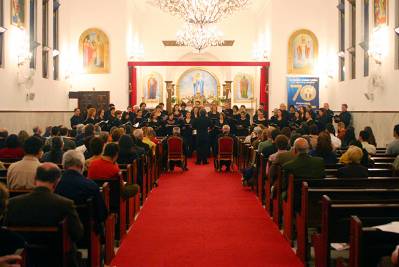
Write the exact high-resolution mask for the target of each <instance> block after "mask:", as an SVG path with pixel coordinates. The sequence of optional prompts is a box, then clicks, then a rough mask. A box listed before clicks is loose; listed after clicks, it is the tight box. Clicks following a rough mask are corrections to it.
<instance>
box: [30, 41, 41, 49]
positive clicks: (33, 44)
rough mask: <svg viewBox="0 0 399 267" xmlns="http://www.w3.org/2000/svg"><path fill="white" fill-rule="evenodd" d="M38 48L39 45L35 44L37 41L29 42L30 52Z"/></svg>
mask: <svg viewBox="0 0 399 267" xmlns="http://www.w3.org/2000/svg"><path fill="white" fill-rule="evenodd" d="M39 46H40V43H39V42H37V41H32V42H30V48H31V49H32V50H33V49H36V48H38V47H39Z"/></svg>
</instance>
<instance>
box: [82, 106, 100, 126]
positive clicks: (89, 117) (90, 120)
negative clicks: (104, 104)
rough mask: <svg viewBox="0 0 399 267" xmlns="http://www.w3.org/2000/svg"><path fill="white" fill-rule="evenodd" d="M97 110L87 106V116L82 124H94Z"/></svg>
mask: <svg viewBox="0 0 399 267" xmlns="http://www.w3.org/2000/svg"><path fill="white" fill-rule="evenodd" d="M96 114H97V110H96V109H95V108H89V110H88V111H87V118H86V120H85V122H84V123H83V124H85V125H86V124H95V123H96Z"/></svg>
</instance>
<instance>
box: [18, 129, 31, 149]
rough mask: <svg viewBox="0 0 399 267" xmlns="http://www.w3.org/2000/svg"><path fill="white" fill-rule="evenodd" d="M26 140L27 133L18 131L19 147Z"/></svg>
mask: <svg viewBox="0 0 399 267" xmlns="http://www.w3.org/2000/svg"><path fill="white" fill-rule="evenodd" d="M28 138H29V134H28V132H27V131H25V130H22V131H19V133H18V143H19V145H20V146H24V144H25V141H26V140H28Z"/></svg>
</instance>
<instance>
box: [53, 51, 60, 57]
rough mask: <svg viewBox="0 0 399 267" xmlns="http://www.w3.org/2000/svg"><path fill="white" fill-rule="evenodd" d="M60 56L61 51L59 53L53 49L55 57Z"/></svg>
mask: <svg viewBox="0 0 399 267" xmlns="http://www.w3.org/2000/svg"><path fill="white" fill-rule="evenodd" d="M59 54H60V51H58V50H57V49H53V57H56V56H58V55H59Z"/></svg>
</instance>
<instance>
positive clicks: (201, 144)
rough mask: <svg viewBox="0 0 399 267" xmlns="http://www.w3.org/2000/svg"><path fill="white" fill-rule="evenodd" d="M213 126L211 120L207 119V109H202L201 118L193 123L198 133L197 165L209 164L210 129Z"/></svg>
mask: <svg viewBox="0 0 399 267" xmlns="http://www.w3.org/2000/svg"><path fill="white" fill-rule="evenodd" d="M211 126H212V122H211V120H210V119H208V118H207V117H206V111H205V109H202V110H201V111H200V117H199V118H197V119H195V120H194V122H193V128H194V129H195V130H196V131H197V138H196V140H197V161H196V163H195V164H201V163H202V164H208V155H209V143H210V140H209V128H210V127H211Z"/></svg>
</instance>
